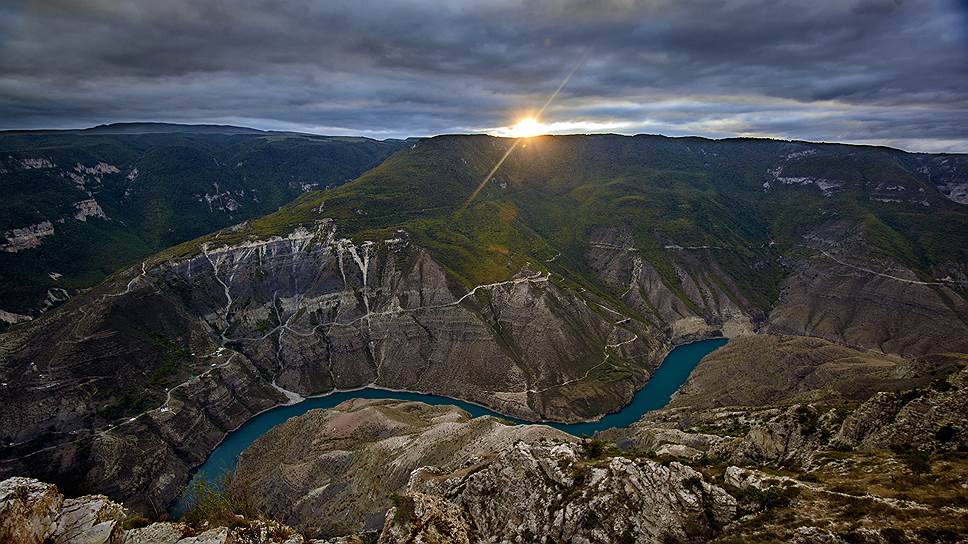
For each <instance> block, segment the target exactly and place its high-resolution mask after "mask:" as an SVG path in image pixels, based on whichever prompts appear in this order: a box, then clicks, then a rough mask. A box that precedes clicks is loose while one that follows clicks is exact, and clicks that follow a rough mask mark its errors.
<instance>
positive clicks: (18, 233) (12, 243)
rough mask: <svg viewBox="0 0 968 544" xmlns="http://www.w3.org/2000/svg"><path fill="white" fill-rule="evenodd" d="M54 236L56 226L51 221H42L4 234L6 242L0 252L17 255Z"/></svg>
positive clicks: (0, 245)
mask: <svg viewBox="0 0 968 544" xmlns="http://www.w3.org/2000/svg"><path fill="white" fill-rule="evenodd" d="M53 234H54V225H53V224H52V223H51V222H50V221H41V222H40V223H36V224H33V225H28V226H26V227H21V228H16V229H10V230H8V231H6V232H4V233H3V237H4V239H5V240H6V241H5V242H3V243H2V244H0V251H5V252H7V253H17V252H18V251H23V250H25V249H30V248H34V247H37V246H39V245H40V244H41V242H42V241H43V239H44V238H45V237H47V236H51V235H53Z"/></svg>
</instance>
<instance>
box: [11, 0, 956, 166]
mask: <svg viewBox="0 0 968 544" xmlns="http://www.w3.org/2000/svg"><path fill="white" fill-rule="evenodd" d="M91 28H94V29H95V31H93V32H92V31H91ZM105 36H111V39H110V40H105V39H104V37H105ZM117 43H125V44H127V45H126V48H125V49H119V48H118V47H117V46H116V45H115V44H117ZM966 53H968V3H965V2H961V1H957V0H942V1H939V2H932V3H929V4H915V3H912V2H901V1H899V0H850V1H846V2H839V1H838V2H833V1H828V2H819V3H810V4H802V3H797V2H772V1H767V0H748V1H745V2H742V3H737V2H689V3H669V2H662V1H654V2H644V1H643V2H630V1H625V0H613V1H608V0H603V1H598V2H596V1H585V0H571V1H566V2H550V1H545V0H535V1H533V2H517V1H512V0H507V1H501V2H496V3H488V4H477V3H470V2H455V3H448V4H445V5H440V4H437V3H435V2H432V1H430V0H395V1H392V2H386V3H381V4H380V5H379V7H378V9H373V8H372V7H370V6H367V5H366V4H365V3H363V4H341V3H314V2H306V3H298V4H297V3H292V4H284V5H270V4H267V3H266V2H263V1H261V0H245V1H240V2H234V3H232V4H231V5H223V4H221V3H218V2H215V1H214V0H212V1H208V0H205V1H188V0H183V1H174V2H166V3H163V4H160V3H150V2H144V1H139V2H132V3H127V4H125V5H123V6H118V5H115V4H113V3H111V2H104V1H96V2H91V3H85V5H83V6H81V5H72V4H69V3H37V2H15V3H12V4H10V5H6V6H3V7H0V73H2V74H3V75H2V76H0V129H4V130H38V129H48V130H50V129H62V130H78V129H80V128H82V127H89V126H94V125H97V124H101V123H115V122H141V121H140V120H141V119H157V120H159V121H158V122H171V123H182V124H199V123H211V124H227V125H236V126H246V127H253V128H257V129H260V130H269V131H281V132H302V133H307V134H320V135H328V136H362V137H369V138H374V139H381V140H382V139H387V138H406V137H428V136H433V135H438V134H449V133H461V134H464V133H470V134H476V133H489V134H507V133H511V132H513V131H514V127H515V126H516V125H518V124H520V123H521V122H522V121H526V120H528V119H529V118H535V117H537V118H538V119H537V121H538V122H539V123H540V125H541V126H543V127H546V129H544V131H545V132H547V133H549V134H576V133H615V134H622V135H634V134H662V135H667V136H670V137H683V136H696V137H704V138H711V139H722V138H734V137H736V138H744V137H752V138H771V139H782V140H802V141H814V142H837V143H845V144H858V145H879V146H887V147H893V148H898V149H904V150H908V151H911V152H935V153H936V152H958V153H963V152H966V151H968V129H965V123H964V120H965V119H968V70H965V68H964V67H965V58H966ZM565 83H567V84H565ZM556 88H557V90H556ZM549 96H550V97H552V98H553V100H551V99H549ZM542 104H545V106H544V107H542ZM536 113H537V114H536Z"/></svg>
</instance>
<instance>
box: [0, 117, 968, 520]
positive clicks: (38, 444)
mask: <svg viewBox="0 0 968 544" xmlns="http://www.w3.org/2000/svg"><path fill="white" fill-rule="evenodd" d="M316 143H319V142H316ZM507 144H508V142H507V141H505V140H501V139H497V138H490V137H483V136H480V137H479V136H455V137H439V138H432V139H427V140H421V141H420V142H415V143H414V144H413V145H411V146H408V147H407V148H406V149H404V150H402V151H400V152H399V153H396V154H394V155H393V156H392V157H391V158H389V159H388V160H387V161H385V162H384V163H383V164H381V165H380V166H379V167H377V168H374V169H372V170H370V171H368V172H367V173H366V174H365V175H363V176H361V177H360V178H358V179H357V180H355V181H353V182H351V183H348V184H346V185H343V186H340V187H338V188H334V189H332V190H327V191H318V192H308V193H307V194H306V195H304V196H303V197H301V198H299V199H298V200H297V201H295V202H293V203H292V204H290V205H287V206H285V207H283V208H282V209H280V210H278V211H277V212H275V213H272V214H270V215H268V216H264V217H262V218H259V219H252V220H249V221H246V222H244V223H240V224H237V225H235V226H233V227H231V228H226V229H223V230H220V231H217V232H215V233H213V234H210V235H207V236H205V237H203V238H200V239H196V240H193V241H190V242H186V243H184V244H182V245H179V246H176V247H173V248H170V249H168V250H166V251H164V252H162V253H160V254H158V255H156V256H154V257H152V258H150V259H147V260H145V261H144V262H141V263H138V264H137V265H135V266H133V267H131V268H128V269H126V270H123V271H121V272H119V273H117V274H115V275H113V276H112V277H110V278H109V279H108V280H107V281H106V282H105V283H103V284H101V285H100V286H98V287H96V288H94V289H92V290H91V291H89V292H86V293H84V294H82V295H80V296H78V297H76V298H75V299H73V300H71V301H70V302H68V303H67V304H65V305H64V306H62V307H61V308H59V309H58V310H56V311H55V312H52V313H48V314H46V315H44V316H42V317H40V318H39V319H37V320H35V321H34V322H32V323H27V324H18V325H15V326H14V327H12V328H11V330H10V331H8V332H6V333H5V334H3V335H2V336H0V383H2V384H5V385H2V386H0V402H2V403H3V404H4V406H8V407H10V408H9V409H8V410H7V412H6V413H5V416H8V417H4V418H3V420H2V421H0V443H2V446H0V474H3V475H22V474H26V475H32V476H39V477H42V478H44V479H47V480H50V481H54V482H55V483H57V484H58V485H60V486H61V487H62V488H63V489H65V490H66V491H68V492H75V491H76V492H78V493H87V492H92V491H98V492H104V493H107V494H109V495H110V496H111V497H113V498H117V499H124V500H126V501H127V502H128V504H129V506H131V507H136V508H141V509H143V510H145V511H158V512H160V511H163V510H165V507H166V505H168V504H169V503H170V502H171V501H172V500H173V499H174V498H175V497H176V496H177V495H178V494H179V491H180V488H181V487H182V485H183V484H184V483H185V481H186V480H187V475H188V473H189V471H190V470H191V469H192V468H193V467H195V466H198V465H199V464H200V463H201V462H202V460H203V459H204V458H205V456H206V455H207V454H208V452H210V451H211V449H212V448H213V447H214V446H215V445H216V444H217V443H218V442H219V441H220V440H221V439H222V438H223V437H224V436H225V435H226V433H228V432H229V431H230V430H232V429H234V428H236V427H238V426H239V425H240V424H241V423H243V422H244V421H246V420H247V419H249V418H251V417H252V416H253V415H254V414H256V413H258V412H260V411H262V410H265V409H267V408H270V407H272V406H275V405H278V404H281V403H284V402H288V401H290V400H291V399H292V398H295V397H298V396H300V395H301V396H306V395H317V394H323V393H326V392H329V391H333V390H335V389H345V388H357V387H364V386H367V385H376V386H381V387H387V388H391V389H410V390H418V391H426V392H432V393H437V394H441V395H447V396H452V397H456V398H461V399H464V400H470V401H474V402H477V403H480V404H484V405H486V406H488V407H491V408H493V409H495V410H497V411H500V412H502V413H506V414H509V415H514V416H518V417H521V418H525V419H531V420H538V419H554V420H559V421H578V420H584V419H588V418H594V417H598V416H600V415H601V414H603V413H606V412H609V411H612V410H616V409H618V408H619V407H621V406H622V405H624V404H625V403H626V402H628V400H629V399H630V398H631V397H632V395H633V393H634V391H635V390H636V389H638V388H639V387H641V386H642V385H643V384H644V383H645V382H646V381H647V380H648V379H649V377H650V375H651V373H652V371H653V370H654V369H655V367H656V365H657V364H658V362H659V361H660V360H661V359H662V357H663V356H664V354H665V353H666V352H667V351H668V350H669V349H670V347H671V345H672V344H673V343H675V342H679V341H685V340H689V339H694V338H701V337H708V336H715V335H720V334H723V335H727V336H730V337H733V338H739V337H743V336H745V335H748V334H750V333H752V332H755V331H759V332H769V333H772V334H777V335H779V334H783V335H788V336H799V337H802V336H814V337H820V338H822V339H824V340H826V341H828V342H835V343H837V344H841V346H840V347H843V345H846V346H849V347H850V349H852V350H853V351H841V352H837V350H836V349H834V348H832V347H830V346H827V344H822V345H818V347H817V351H818V352H822V353H824V354H827V355H829V357H828V356H827V355H823V357H820V358H818V360H817V364H815V365H814V364H810V365H800V366H798V367H797V368H794V369H791V370H789V371H787V370H777V369H776V368H767V367H764V368H763V370H764V372H763V373H762V375H763V376H766V375H770V376H774V377H777V378H779V379H780V380H781V382H782V383H783V384H784V385H783V386H782V387H777V388H775V389H774V390H769V388H764V389H763V391H762V395H763V399H767V400H769V402H773V399H774V397H778V396H790V394H792V393H793V392H794V390H795V391H796V393H797V394H800V395H801V397H800V398H797V399H796V400H797V401H809V400H811V398H812V397H811V395H815V396H816V397H824V396H827V395H829V394H830V393H831V391H835V392H836V393H837V394H839V395H841V397H842V400H854V401H859V400H861V398H862V397H863V395H865V394H867V393H868V392H871V391H873V390H874V389H876V388H877V387H880V385H876V386H875V385H874V384H884V385H885V386H886V387H887V388H888V389H890V388H893V387H895V386H897V385H898V384H899V383H900V381H903V380H904V379H905V376H906V375H905V374H904V371H903V369H901V370H895V367H897V368H901V367H903V365H900V364H897V365H895V362H894V361H895V359H896V358H898V357H903V358H906V359H914V360H919V358H921V357H922V356H928V355H931V354H932V353H935V352H939V351H951V352H965V351H968V340H966V339H968V321H966V317H965V316H966V314H968V306H966V298H965V294H966V293H968V279H966V278H968V276H966V275H965V268H964V266H965V265H964V263H965V262H966V260H968V259H966V255H965V253H964V251H965V250H964V248H965V247H968V238H965V237H966V236H968V229H965V228H964V225H968V214H966V212H965V209H964V208H963V205H962V204H959V203H957V202H954V201H952V200H951V199H949V198H947V197H946V196H945V195H944V194H942V193H941V192H940V190H939V188H938V187H939V186H938V185H934V178H933V177H929V176H928V174H926V173H924V172H921V171H919V170H917V168H918V167H919V166H922V164H921V163H920V162H918V161H919V160H921V159H920V158H917V157H911V156H908V155H907V154H903V153H900V152H894V151H892V150H884V149H869V148H857V147H851V146H822V145H813V144H805V143H799V142H766V141H745V140H738V141H722V142H718V141H705V140H688V139H686V140H679V139H669V138H659V137H644V136H643V137H634V138H625V137H618V136H589V137H577V136H576V137H540V138H535V139H533V140H532V141H531V142H530V143H529V146H528V151H527V154H512V155H510V156H509V158H508V160H507V162H506V163H505V165H504V166H502V171H501V172H500V173H499V175H497V176H496V177H494V178H489V177H488V176H487V174H488V172H489V171H490V170H491V168H492V167H493V165H494V164H495V163H496V161H497V160H498V159H500V157H501V156H503V154H504V152H505V151H506V148H507ZM314 145H315V144H314ZM182 152H185V153H187V151H185V150H180V151H178V153H175V155H174V156H175V157H178V156H181V155H179V153H182ZM173 153H174V152H173ZM45 160H46V161H47V162H43V161H41V162H31V163H29V165H30V166H31V168H32V170H29V171H30V172H33V171H34V170H36V169H50V168H52V166H51V165H58V164H62V161H60V160H59V159H58V158H57V157H47V158H45ZM101 162H103V161H101V160H98V161H94V160H89V161H86V162H82V164H81V168H79V169H75V168H71V169H70V170H71V171H72V172H74V173H75V174H76V175H78V176H84V177H85V179H88V178H90V179H88V181H85V182H84V184H85V185H84V186H85V187H87V186H88V184H93V183H94V181H97V179H96V178H97V177H100V178H101V181H104V182H105V183H106V182H107V181H108V180H109V179H112V178H111V176H121V175H122V174H124V173H125V172H126V171H127V168H119V167H117V166H116V165H115V167H116V168H117V170H118V172H113V171H111V169H110V168H108V167H107V166H100V163H101ZM18 164H19V163H18ZM24 164H27V163H24ZM72 164H73V163H72ZM104 164H105V165H114V164H115V163H107V162H105V163H104ZM92 165H93V166H92ZM132 166H133V163H132ZM220 168H221V167H220ZM238 168H242V167H238ZM931 168H933V166H932V167H931ZM21 170H22V171H23V172H27V171H28V170H23V169H21ZM929 170H930V168H929ZM159 172H164V170H159V171H158V172H156V173H158V175H161V174H160V173H159ZM148 175H149V173H148V171H147V170H145V169H144V168H142V164H141V163H139V164H138V166H137V172H136V171H135V170H134V169H131V170H130V171H127V175H126V176H123V179H124V180H125V181H123V183H124V184H129V182H130V183H132V184H138V183H142V182H143V181H145V179H146V178H145V176H148ZM152 175H154V174H152ZM875 178H876V179H875ZM91 180H94V181H91ZM482 180H483V182H482ZM118 181H119V182H120V180H118ZM89 182H90V183H89ZM98 183H100V181H98ZM91 186H92V187H93V185H91ZM478 188H480V190H477V189H478ZM216 189H217V188H216ZM220 191H221V189H218V190H217V191H216V192H220ZM92 192H93V191H92ZM888 193H890V194H891V195H894V196H893V197H892V198H891V201H887V202H886V201H884V200H885V198H886V197H885V196H884V195H886V194H888ZM233 194H234V193H233ZM470 195H474V198H470V199H469V198H468V197H469V196H470ZM223 196H224V197H225V198H229V196H227V195H223ZM209 197H211V199H210V198H209ZM215 197H216V195H214V194H209V193H206V195H205V196H204V198H203V200H204V201H205V204H204V205H205V206H208V205H209V204H211V205H215V203H216V202H219V203H222V204H219V205H223V204H224V205H223V207H225V206H227V205H228V204H227V200H225V198H223V199H221V200H219V199H218V198H215ZM233 198H234V197H233ZM85 200H86V199H85ZM98 202H100V203H101V204H100V206H101V208H102V209H103V211H105V212H106V214H107V215H108V216H109V217H114V212H113V211H112V209H111V208H110V207H109V206H107V204H105V203H104V202H102V201H100V200H98ZM925 203H926V204H925ZM226 209H227V208H226ZM70 210H74V207H73V205H72V206H71V207H70ZM85 210H87V212H91V211H92V210H93V208H92V207H91V206H86V207H85ZM223 211H224V210H223ZM87 212H85V213H87ZM71 213H74V212H73V211H71ZM85 217H87V219H88V220H87V221H84V222H80V221H77V222H78V223H83V224H84V225H87V226H91V225H94V224H99V223H103V221H101V220H99V219H96V218H94V217H93V216H90V215H86V216H85ZM962 240H964V241H965V243H961V241H962ZM43 247H44V246H43V244H42V245H41V246H40V247H39V248H35V249H40V248H43ZM31 251H32V250H31ZM3 254H6V253H3ZM17 255H19V253H18V254H17ZM52 281H54V280H52ZM58 300H60V299H58ZM0 315H8V316H10V317H8V318H5V320H6V319H10V320H19V318H17V317H15V316H12V315H10V314H9V312H8V313H5V314H0ZM762 347H763V348H764V349H768V350H780V349H781V346H779V345H778V344H771V343H770V342H765V343H764V344H763V345H762ZM811 349H812V348H811ZM843 349H845V350H846V349H847V348H843ZM867 350H877V351H879V352H880V353H878V354H871V353H868V352H867ZM764 361H774V362H778V363H781V364H782V363H784V362H785V361H784V359H783V358H782V357H779V358H775V357H773V354H765V356H764ZM855 363H857V364H855ZM841 368H843V369H846V371H845V372H840V369H841ZM855 370H856V372H854V371H855ZM750 372H755V369H754V370H751V371H750ZM800 372H804V373H805V374H804V375H801V374H800ZM847 375H856V376H857V378H856V380H855V381H853V382H851V381H850V380H849V379H848V380H846V381H843V382H841V383H837V384H834V383H833V381H831V380H834V381H836V380H840V378H842V377H844V376H847ZM828 377H832V378H831V379H828ZM724 383H726V384H727V385H729V386H730V387H732V385H734V384H736V382H730V381H725V382H724ZM787 387H789V389H790V390H787V389H785V388H787ZM731 393H732V392H731V391H725V392H724V391H719V392H717V393H716V395H717V396H718V397H719V400H717V402H723V403H732V402H734V401H732V400H729V399H728V396H729V395H730V394H731ZM793 396H794V397H795V396H796V395H793ZM791 398H792V397H791ZM763 399H756V398H753V397H751V402H753V403H755V402H762V401H763ZM786 400H788V401H789V400H791V399H786ZM784 402H786V401H784Z"/></svg>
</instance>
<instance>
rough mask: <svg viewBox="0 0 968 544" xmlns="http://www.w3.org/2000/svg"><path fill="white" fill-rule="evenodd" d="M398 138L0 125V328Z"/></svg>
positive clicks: (267, 207) (297, 190) (370, 161)
mask: <svg viewBox="0 0 968 544" xmlns="http://www.w3.org/2000/svg"><path fill="white" fill-rule="evenodd" d="M403 146H404V142H402V141H393V140H388V141H383V142H380V141H375V140H370V139H366V138H331V137H321V136H312V135H305V134H289V133H285V134H284V133H267V132H263V131H259V130H255V129H248V128H241V127H229V126H215V125H175V124H163V123H128V124H114V125H100V126H97V127H94V128H91V129H85V130H76V131H27V132H5V133H0V191H2V192H3V196H4V198H3V203H2V204H0V326H3V325H5V324H7V323H12V322H17V321H23V320H26V319H27V318H30V317H35V316H36V315H38V314H39V313H41V312H42V311H44V310H46V309H48V308H50V307H52V306H54V305H56V304H59V303H61V302H63V301H64V300H66V299H67V298H68V297H69V296H72V295H74V294H76V293H77V292H78V290H81V289H86V288H88V287H91V286H92V285H94V284H96V283H98V282H99V281H101V280H103V279H104V278H105V277H106V276H107V275H108V274H110V273H112V272H114V271H115V270H117V269H118V268H120V267H122V266H126V265H129V264H131V263H132V262H135V261H136V260H137V259H139V258H143V257H145V256H147V255H149V254H151V253H154V252H156V251H158V250H160V249H163V248H165V247H168V246H170V245H172V244H176V243H179V242H182V241H185V240H188V239H191V238H194V237H196V236H199V235H202V234H205V233H207V232H210V231H212V230H215V229H218V228H221V227H225V226H227V225H231V224H234V223H238V222H240V221H242V220H245V219H248V218H251V217H256V216H260V215H263V214H266V213H268V212H271V211H274V210H276V209H277V208H279V206H281V205H283V204H285V203H287V202H289V201H290V200H292V199H293V198H295V197H296V196H298V195H300V194H302V193H304V192H305V191H307V190H310V189H313V188H323V187H328V186H335V185H339V184H341V183H343V182H345V181H347V180H350V179H353V178H355V177H357V176H358V175H359V174H361V173H362V172H364V171H365V170H367V169H368V168H371V167H373V166H375V165H377V164H379V163H380V162H381V161H382V160H383V159H385V158H386V157H387V156H389V155H390V154H392V153H393V152H395V151H397V150H398V149H400V148H401V147H403Z"/></svg>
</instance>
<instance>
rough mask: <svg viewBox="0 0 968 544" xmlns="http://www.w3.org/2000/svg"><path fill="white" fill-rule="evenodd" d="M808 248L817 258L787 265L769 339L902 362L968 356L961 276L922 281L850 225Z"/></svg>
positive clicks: (837, 224) (834, 225) (807, 241)
mask: <svg viewBox="0 0 968 544" xmlns="http://www.w3.org/2000/svg"><path fill="white" fill-rule="evenodd" d="M803 244H804V246H805V247H807V248H809V251H811V252H812V253H813V255H812V256H810V257H803V258H799V259H795V260H790V261H789V264H790V267H789V268H790V273H789V275H788V276H787V277H786V278H785V279H784V281H783V284H782V291H781V294H780V297H779V300H778V302H777V304H776V306H775V308H774V309H773V310H772V311H771V312H770V315H769V320H768V324H767V327H766V330H767V331H769V332H771V333H773V334H786V335H800V336H815V337H820V338H824V339H827V340H830V341H833V342H837V343H840V344H845V345H848V346H852V347H856V348H862V349H875V350H878V351H881V352H883V353H891V354H897V355H901V356H904V357H916V356H919V355H924V354H928V353H939V352H945V351H951V352H960V353H965V352H968V321H966V316H968V299H966V298H965V297H964V295H963V293H965V292H966V291H965V290H966V288H968V284H966V283H965V282H964V280H963V279H956V278H961V277H962V276H963V272H958V271H955V272H954V273H952V272H950V271H940V270H939V271H938V274H936V275H937V278H933V279H932V278H921V277H918V275H917V274H915V273H914V272H913V271H912V270H911V269H909V268H908V267H906V266H904V265H903V264H901V263H900V262H898V260H897V259H895V258H893V257H890V256H885V255H882V254H879V253H877V252H874V251H873V250H872V249H871V246H872V244H871V242H870V240H869V236H868V235H867V234H865V233H864V232H862V231H861V230H860V229H858V228H857V226H856V225H854V224H852V223H849V222H846V221H831V222H828V223H825V224H823V225H821V226H819V227H817V228H816V229H814V230H813V231H811V232H809V233H808V234H806V235H804V239H803ZM938 278H941V279H945V278H947V281H939V279H938Z"/></svg>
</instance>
